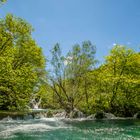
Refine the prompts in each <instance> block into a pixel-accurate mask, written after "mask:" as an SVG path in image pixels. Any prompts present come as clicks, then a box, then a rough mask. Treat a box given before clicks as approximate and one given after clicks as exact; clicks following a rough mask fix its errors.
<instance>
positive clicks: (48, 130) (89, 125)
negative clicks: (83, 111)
mask: <svg viewBox="0 0 140 140" xmlns="http://www.w3.org/2000/svg"><path fill="white" fill-rule="evenodd" d="M0 140H140V120H94V121H93V120H92V121H91V120H89V121H86V120H83V121H82V120H60V119H55V118H42V119H30V120H12V119H11V120H10V119H9V120H1V121H0Z"/></svg>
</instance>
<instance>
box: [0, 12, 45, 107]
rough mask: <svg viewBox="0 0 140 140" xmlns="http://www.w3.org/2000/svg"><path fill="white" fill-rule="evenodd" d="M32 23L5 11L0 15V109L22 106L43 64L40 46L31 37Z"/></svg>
mask: <svg viewBox="0 0 140 140" xmlns="http://www.w3.org/2000/svg"><path fill="white" fill-rule="evenodd" d="M31 32H32V27H31V26H30V25H29V24H28V23H26V22H25V21H24V20H23V19H21V18H17V17H13V16H12V15H10V14H8V15H7V16H6V18H5V19H0V40H1V41H0V66H1V67H0V109H5V110H7V109H10V110H21V109H26V108H27V107H26V106H27V105H28V104H29V101H30V96H31V94H32V93H33V88H34V87H35V86H36V84H37V83H38V81H39V77H40V71H38V70H39V69H40V70H41V69H42V70H43V69H44V68H45V58H44V56H43V55H42V50H41V48H40V47H38V46H37V44H36V43H35V41H34V40H33V39H32V37H31Z"/></svg>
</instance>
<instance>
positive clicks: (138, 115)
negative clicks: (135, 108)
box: [134, 111, 140, 119]
mask: <svg viewBox="0 0 140 140" xmlns="http://www.w3.org/2000/svg"><path fill="white" fill-rule="evenodd" d="M134 118H135V119H140V111H139V112H137V113H136V114H135V115H134Z"/></svg>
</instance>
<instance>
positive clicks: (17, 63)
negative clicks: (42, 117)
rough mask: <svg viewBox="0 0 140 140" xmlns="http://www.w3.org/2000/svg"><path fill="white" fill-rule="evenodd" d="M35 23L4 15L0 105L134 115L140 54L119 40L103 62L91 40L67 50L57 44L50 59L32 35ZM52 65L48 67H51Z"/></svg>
mask: <svg viewBox="0 0 140 140" xmlns="http://www.w3.org/2000/svg"><path fill="white" fill-rule="evenodd" d="M33 31H34V29H33V27H32V26H31V25H30V24H29V23H28V22H26V21H25V20H24V19H22V18H20V17H16V16H14V15H12V14H7V16H6V17H5V18H1V19H0V110H6V111H23V110H24V111H28V110H29V109H30V108H32V102H33V101H36V102H39V101H40V105H39V107H40V108H43V109H52V110H53V109H63V110H65V111H66V112H67V113H68V114H69V113H70V112H71V111H73V110H74V109H75V108H76V109H78V110H80V111H81V112H83V113H84V114H86V115H90V114H94V113H95V112H98V111H103V112H108V113H112V114H114V115H116V116H123V117H131V116H133V115H134V114H135V113H137V112H138V111H139V110H140V53H139V52H136V51H134V50H133V49H131V48H129V47H127V46H124V45H119V44H116V45H115V46H113V47H112V49H111V50H110V53H109V54H108V56H106V57H105V60H104V62H103V63H102V64H101V63H100V62H99V61H98V60H97V59H96V51H100V50H98V47H96V46H95V45H94V44H92V42H91V41H83V42H82V43H81V44H75V45H73V46H72V47H71V48H70V50H69V52H67V54H66V55H62V54H63V53H62V52H63V50H61V47H60V45H59V43H56V45H54V46H52V49H51V50H50V53H51V60H48V59H47V56H44V54H43V50H42V48H41V47H40V46H38V44H37V43H36V41H35V40H34V39H33V37H32V32H33ZM48 69H49V70H48Z"/></svg>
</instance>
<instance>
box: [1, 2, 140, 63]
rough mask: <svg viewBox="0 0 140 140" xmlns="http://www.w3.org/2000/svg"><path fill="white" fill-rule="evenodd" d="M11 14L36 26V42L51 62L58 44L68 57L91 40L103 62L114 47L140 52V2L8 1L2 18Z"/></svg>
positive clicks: (2, 11) (2, 8)
mask: <svg viewBox="0 0 140 140" xmlns="http://www.w3.org/2000/svg"><path fill="white" fill-rule="evenodd" d="M7 13H12V14H14V15H16V16H19V17H22V18H24V19H25V20H26V21H28V22H29V23H30V24H32V26H33V27H34V29H35V31H34V33H33V38H34V39H35V40H36V41H37V43H38V44H39V46H41V47H42V48H43V51H44V54H45V55H46V56H47V57H48V58H49V57H50V52H49V51H50V49H51V48H52V47H53V46H54V44H55V43H57V42H59V43H60V45H61V48H62V49H63V52H64V54H65V53H66V52H67V51H68V50H70V48H71V46H72V45H74V44H76V43H79V44H80V43H82V42H83V41H85V40H90V41H91V42H92V43H93V44H95V45H96V48H97V53H96V58H97V59H99V60H100V62H103V60H104V56H106V55H107V54H108V52H109V50H110V49H111V48H112V46H113V44H114V43H117V44H122V45H127V46H129V47H131V48H133V49H134V50H136V51H139V48H140V0H8V2H7V3H6V4H5V5H3V6H2V7H0V17H4V16H5V15H6V14H7Z"/></svg>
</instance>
